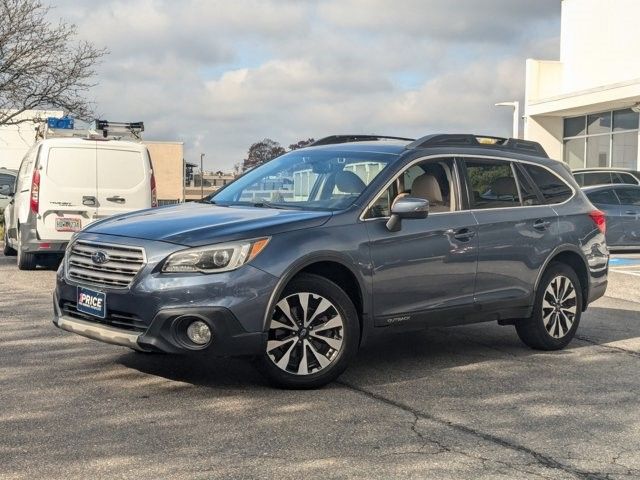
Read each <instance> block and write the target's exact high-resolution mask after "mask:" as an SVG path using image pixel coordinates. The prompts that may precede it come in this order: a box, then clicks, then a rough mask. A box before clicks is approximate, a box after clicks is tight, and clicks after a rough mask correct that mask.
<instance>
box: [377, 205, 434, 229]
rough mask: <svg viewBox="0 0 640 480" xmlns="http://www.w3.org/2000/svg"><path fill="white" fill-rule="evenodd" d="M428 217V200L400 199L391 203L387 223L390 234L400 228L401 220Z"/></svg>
mask: <svg viewBox="0 0 640 480" xmlns="http://www.w3.org/2000/svg"><path fill="white" fill-rule="evenodd" d="M427 215H429V200H425V199H424V198H415V197H402V198H399V199H397V200H396V201H395V202H393V205H392V206H391V218H389V221H388V222H387V229H388V230H389V231H390V232H397V231H398V230H400V227H401V226H402V219H404V218H406V219H415V218H427Z"/></svg>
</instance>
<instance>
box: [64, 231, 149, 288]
mask: <svg viewBox="0 0 640 480" xmlns="http://www.w3.org/2000/svg"><path fill="white" fill-rule="evenodd" d="M96 252H102V253H104V254H106V255H107V256H108V257H109V260H108V261H107V262H105V263H96V262H94V261H93V259H92V255H93V254H94V253H96ZM144 263H145V256H144V250H143V249H142V248H140V247H128V246H123V245H113V244H101V243H93V242H85V241H82V240H80V241H77V242H74V243H73V245H71V248H70V250H69V252H68V253H67V265H66V267H67V278H68V279H69V280H73V281H76V282H79V283H90V284H93V285H99V286H104V287H112V288H126V287H128V286H129V285H131V282H132V281H133V279H134V277H135V276H136V275H137V274H138V272H139V271H140V269H141V268H142V267H143V266H144Z"/></svg>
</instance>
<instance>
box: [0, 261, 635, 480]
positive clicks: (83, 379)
mask: <svg viewBox="0 0 640 480" xmlns="http://www.w3.org/2000/svg"><path fill="white" fill-rule="evenodd" d="M14 261H15V260H14V259H11V258H5V257H2V256H0V479H9V478H11V479H14V478H17V479H36V478H47V479H53V478H64V479H72V478H78V479H86V478H135V477H140V478H177V479H181V478H233V479H241V478H264V479H272V478H273V479H289V478H291V479H300V478H322V479H333V478H359V479H378V478H380V479H391V478H416V479H423V478H437V479H448V478H456V479H460V478H504V479H519V478H553V479H563V478H579V479H609V478H640V375H639V374H638V368H639V367H640V310H639V307H640V304H639V303H635V302H632V301H628V299H627V300H624V299H620V298H612V297H611V296H610V297H605V298H603V299H601V300H599V301H598V302H596V303H595V304H593V305H592V306H591V307H590V308H589V310H588V311H587V312H586V314H585V315H584V316H583V319H582V323H581V325H580V328H579V330H578V337H577V338H576V339H575V340H574V341H573V342H572V343H571V345H570V346H569V348H567V349H566V350H563V351H560V352H536V351H533V350H530V349H528V348H526V347H525V346H523V345H522V344H521V343H520V342H519V340H518V338H517V336H516V334H515V331H514V329H513V328H512V327H500V326H498V325H495V324H493V323H487V324H479V325H473V326H464V327H455V328H450V329H440V328H438V329H432V330H426V331H424V332H419V333H411V334H395V335H389V337H388V338H386V339H384V340H380V341H377V342H376V343H375V344H372V345H370V346H368V347H367V348H366V349H364V350H363V351H361V352H360V355H359V356H358V358H357V361H356V362H355V364H354V365H352V367H351V368H350V369H349V370H348V371H347V372H346V373H345V374H344V375H343V376H342V377H341V378H340V380H339V381H338V382H337V383H334V384H333V385H331V386H329V387H326V388H323V389H321V390H317V391H281V390H275V389H272V388H270V387H269V386H268V385H266V383H265V381H264V379H263V378H262V377H261V376H260V375H259V374H258V373H257V372H256V371H255V370H254V368H253V366H252V364H251V362H250V361H249V360H247V359H219V360H214V361H211V362H209V363H203V362H202V361H195V360H192V359H188V358H183V357H175V356H165V355H146V354H139V353H134V352H132V351H130V350H127V349H126V348H121V347H116V346H110V345H104V344H101V343H98V342H95V341H91V340H87V339H85V338H82V337H79V336H75V335H72V334H68V333H66V332H62V331H59V330H57V329H56V328H55V327H54V326H53V324H52V323H51V290H52V286H53V279H54V272H52V271H45V270H41V271H36V272H20V271H18V270H17V269H16V267H15V264H14ZM620 275H625V277H624V278H632V279H633V280H629V282H630V285H631V287H625V288H633V287H634V286H635V283H636V282H638V281H640V279H638V278H637V277H635V276H633V275H627V274H620ZM616 291H617V290H616V288H615V285H614V289H613V290H612V292H614V293H615V292H616ZM618 296H622V297H623V298H627V297H625V296H624V291H623V292H622V293H621V294H620V295H618Z"/></svg>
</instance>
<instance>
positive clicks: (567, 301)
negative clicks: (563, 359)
mask: <svg viewBox="0 0 640 480" xmlns="http://www.w3.org/2000/svg"><path fill="white" fill-rule="evenodd" d="M581 314H582V287H581V284H580V280H579V279H578V276H577V275H576V273H575V271H574V270H573V269H572V268H571V267H569V266H568V265H565V264H563V263H552V264H551V265H549V267H548V268H547V270H546V271H545V272H544V275H543V276H542V278H541V280H540V284H539V285H538V290H537V291H536V297H535V304H534V307H533V315H531V317H530V318H527V319H523V320H521V321H520V322H518V323H516V331H517V332H518V336H519V337H520V340H522V341H523V342H524V343H525V345H528V346H529V347H531V348H534V349H536V350H560V349H561V348H564V347H566V346H567V345H568V344H569V342H571V340H572V339H573V337H574V335H575V333H576V330H577V329H578V325H579V324H580V316H581Z"/></svg>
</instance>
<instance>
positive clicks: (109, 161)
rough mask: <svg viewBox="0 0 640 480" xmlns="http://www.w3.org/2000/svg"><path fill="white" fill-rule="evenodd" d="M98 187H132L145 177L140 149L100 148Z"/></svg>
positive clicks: (98, 151)
mask: <svg viewBox="0 0 640 480" xmlns="http://www.w3.org/2000/svg"><path fill="white" fill-rule="evenodd" d="M97 153H98V189H100V188H108V189H118V188H121V189H131V188H133V187H135V186H137V185H139V184H140V183H142V182H143V181H144V179H145V171H144V161H145V159H144V158H143V157H142V154H141V153H140V152H139V151H131V150H116V149H107V148H99V149H98V150H97Z"/></svg>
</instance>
